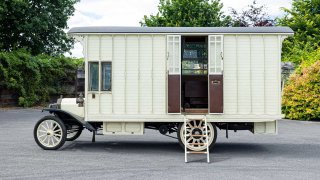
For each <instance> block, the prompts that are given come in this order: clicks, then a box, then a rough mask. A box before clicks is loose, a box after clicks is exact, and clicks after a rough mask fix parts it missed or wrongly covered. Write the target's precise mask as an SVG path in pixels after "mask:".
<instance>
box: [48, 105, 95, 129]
mask: <svg viewBox="0 0 320 180" xmlns="http://www.w3.org/2000/svg"><path fill="white" fill-rule="evenodd" d="M42 111H48V112H49V113H51V114H52V113H53V114H55V115H56V116H57V117H59V118H60V119H61V120H62V121H63V122H71V121H75V122H78V123H80V124H82V125H83V126H84V127H85V128H87V129H88V130H89V131H96V129H95V128H94V127H93V126H92V125H91V124H90V123H88V122H86V121H84V118H83V117H80V116H78V115H75V114H73V113H70V112H67V111H64V110H62V109H56V108H44V109H42Z"/></svg>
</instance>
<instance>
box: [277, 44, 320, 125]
mask: <svg viewBox="0 0 320 180" xmlns="http://www.w3.org/2000/svg"><path fill="white" fill-rule="evenodd" d="M318 53H319V54H320V51H319V50H318ZM314 55H315V54H314ZM318 57H319V55H318V56H314V57H313V58H318ZM310 62H311V61H306V63H307V64H305V63H302V64H301V65H300V67H299V68H298V69H297V70H296V72H295V73H294V74H293V75H291V77H290V79H289V82H288V84H287V85H286V86H285V88H284V91H283V99H282V110H283V113H284V114H285V115H286V118H289V119H300V120H320V59H318V60H316V61H314V63H313V64H311V65H309V64H310Z"/></svg>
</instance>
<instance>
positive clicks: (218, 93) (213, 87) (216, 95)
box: [208, 35, 223, 113]
mask: <svg viewBox="0 0 320 180" xmlns="http://www.w3.org/2000/svg"><path fill="white" fill-rule="evenodd" d="M208 47H209V48H208V50H209V54H208V55H209V56H208V58H209V59H208V60H209V63H208V65H209V68H208V69H209V73H208V76H209V77H208V81H209V82H208V83H209V112H210V113H223V36H222V35H210V36H209V41H208Z"/></svg>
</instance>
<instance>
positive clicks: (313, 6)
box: [277, 0, 320, 65]
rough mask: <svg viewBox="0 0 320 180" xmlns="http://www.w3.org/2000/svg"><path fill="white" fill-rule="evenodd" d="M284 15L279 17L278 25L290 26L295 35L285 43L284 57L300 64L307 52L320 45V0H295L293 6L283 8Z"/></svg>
mask: <svg viewBox="0 0 320 180" xmlns="http://www.w3.org/2000/svg"><path fill="white" fill-rule="evenodd" d="M283 10H284V12H285V13H286V14H285V16H284V17H282V18H279V19H277V21H278V25H281V26H289V27H290V28H291V29H292V30H293V31H294V32H295V34H294V36H293V37H290V38H287V40H285V41H284V44H283V48H282V51H283V59H284V60H285V61H292V62H294V63H295V64H297V65H298V64H300V63H301V62H302V60H303V58H300V57H303V56H304V54H305V52H312V51H314V50H316V49H317V48H319V46H320V33H319V32H320V1H319V0H294V1H293V3H292V8H291V9H287V8H283Z"/></svg>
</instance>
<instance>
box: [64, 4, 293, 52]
mask: <svg viewBox="0 0 320 180" xmlns="http://www.w3.org/2000/svg"><path fill="white" fill-rule="evenodd" d="M252 1H253V0H221V2H222V3H223V5H224V7H223V11H224V12H225V13H226V14H228V13H229V9H230V8H234V9H236V10H238V11H239V10H241V9H243V8H246V7H247V6H248V5H249V4H252ZM257 3H258V4H261V5H266V7H267V12H268V14H269V15H270V16H272V17H277V16H281V15H282V14H283V13H282V12H281V10H280V8H281V7H286V8H290V7H291V3H292V0H257ZM158 4H159V0H81V1H80V2H78V3H77V4H76V5H75V9H76V10H75V13H74V15H73V16H72V17H71V18H70V19H69V20H68V26H69V28H72V27H79V26H140V24H139V22H140V21H141V20H142V18H143V16H144V15H150V14H156V13H157V10H158V7H157V6H158ZM71 53H72V55H71V56H72V57H78V58H79V57H83V54H82V46H81V44H80V43H76V44H75V46H74V48H73V49H72V50H71ZM68 56H70V55H68Z"/></svg>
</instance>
